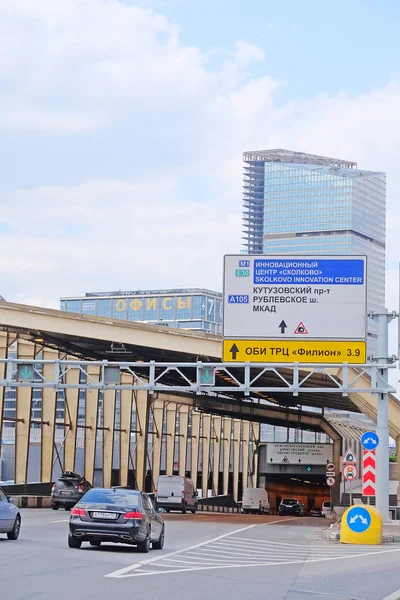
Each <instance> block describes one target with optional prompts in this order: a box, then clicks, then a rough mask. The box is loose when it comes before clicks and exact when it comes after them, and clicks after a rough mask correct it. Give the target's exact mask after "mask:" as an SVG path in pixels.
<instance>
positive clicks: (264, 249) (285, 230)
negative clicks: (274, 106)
mask: <svg viewBox="0 0 400 600" xmlns="http://www.w3.org/2000/svg"><path fill="white" fill-rule="evenodd" d="M243 159H244V178H243V179H244V181H243V204H244V212H243V225H244V238H243V239H244V246H245V248H246V250H247V252H248V253H249V254H278V255H284V254H298V255H306V254H310V255H340V254H353V255H365V256H367V269H368V271H367V289H368V310H374V311H377V310H379V309H381V308H382V307H384V305H385V222H386V176H385V174H384V173H377V172H374V171H365V170H362V169H359V168H357V163H355V162H350V161H346V160H341V159H334V158H327V157H325V156H316V155H313V154H305V153H303V152H292V151H290V150H282V149H278V150H260V151H256V152H245V153H244V155H243ZM368 352H369V354H370V355H371V354H374V353H375V352H376V325H375V323H374V322H373V321H371V320H370V322H369V323H368Z"/></svg>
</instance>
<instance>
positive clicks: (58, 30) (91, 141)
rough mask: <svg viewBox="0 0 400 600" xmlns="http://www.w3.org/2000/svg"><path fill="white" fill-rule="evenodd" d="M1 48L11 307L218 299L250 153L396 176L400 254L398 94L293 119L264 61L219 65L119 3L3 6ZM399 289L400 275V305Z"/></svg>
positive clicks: (9, 1)
mask: <svg viewBox="0 0 400 600" xmlns="http://www.w3.org/2000/svg"><path fill="white" fill-rule="evenodd" d="M0 37H1V39H2V53H1V54H0V80H1V81H2V84H3V96H2V102H1V107H2V108H1V109H0V144H1V143H2V142H1V139H2V134H7V136H8V139H9V137H10V135H11V134H12V133H15V135H16V136H19V137H18V140H19V144H20V148H21V157H20V158H19V161H17V162H18V165H17V167H15V183H14V185H13V186H12V187H13V188H14V191H12V192H10V191H9V189H10V187H11V186H10V185H8V186H7V188H4V191H3V192H2V193H1V187H0V193H1V197H0V204H1V210H2V212H1V219H0V220H1V222H5V223H8V224H10V225H11V226H12V227H13V229H14V230H15V232H16V234H15V235H11V234H7V235H6V234H2V235H0V251H1V252H0V257H1V258H0V274H1V275H2V277H1V280H2V283H1V289H0V293H1V294H3V295H4V296H5V297H6V298H7V299H9V300H17V301H25V302H27V301H33V300H34V301H35V303H41V304H46V305H48V303H49V302H50V303H51V304H52V305H54V304H55V305H56V304H57V298H58V296H59V295H72V294H75V293H82V292H84V291H85V290H88V289H107V288H117V289H118V288H120V287H124V288H127V287H131V286H134V287H142V288H144V287H151V288H155V287H158V286H159V287H167V286H179V287H181V286H182V287H183V286H206V287H212V288H217V289H221V287H222V285H221V263H222V255H223V254H224V253H225V252H234V251H238V250H239V248H240V246H241V239H240V238H241V224H240V218H241V210H242V209H241V153H242V152H243V151H244V150H253V149H260V148H268V147H286V148H292V149H296V150H303V151H306V152H311V153H320V154H326V155H328V156H330V155H332V156H335V155H336V156H338V157H342V158H347V159H352V160H358V162H359V164H360V165H361V166H362V167H364V168H369V169H374V170H386V171H387V173H388V176H389V179H388V181H389V183H388V212H389V215H390V217H389V228H388V253H389V255H391V256H393V257H396V256H397V255H398V252H397V251H398V250H400V248H399V243H400V242H399V241H398V234H397V231H398V227H397V223H395V222H394V220H393V219H394V216H393V215H394V214H396V212H395V210H396V209H395V206H396V204H395V203H396V199H397V194H398V192H399V191H400V190H399V187H398V184H397V182H396V174H397V160H398V159H397V147H398V144H399V139H398V135H399V134H398V131H400V113H399V111H398V106H399V103H400V86H399V84H398V83H396V82H395V81H394V82H392V83H391V84H389V85H387V86H385V87H383V88H381V89H373V90H371V91H369V92H365V93H364V94H361V95H359V96H357V97H349V96H347V95H346V94H345V93H340V94H337V95H336V96H326V95H325V96H322V95H321V96H320V97H317V98H310V99H308V100H307V101H303V102H292V103H288V104H286V105H284V106H280V105H279V104H278V103H277V100H276V92H277V90H278V89H279V87H280V86H282V85H283V84H284V82H282V81H277V80H276V79H274V78H272V77H270V76H269V75H268V74H267V73H264V74H262V75H261V76H259V77H255V76H254V75H253V74H252V70H251V67H252V62H253V61H257V62H258V63H261V62H262V61H263V59H264V51H263V50H262V49H261V48H258V47H257V46H255V45H253V44H251V43H248V42H246V41H243V40H240V41H238V42H237V43H236V44H235V46H234V48H223V49H221V52H220V54H219V58H220V56H221V55H222V56H223V57H224V60H223V61H222V64H221V65H220V66H218V65H217V64H214V63H213V62H212V60H211V58H210V55H208V54H203V53H202V52H201V51H200V50H199V49H198V48H196V47H194V46H187V45H184V44H183V43H182V42H181V41H180V37H179V30H178V28H177V26H176V25H175V24H174V23H171V22H169V21H168V20H167V19H166V18H165V17H164V16H163V15H161V14H157V13H155V12H154V11H152V10H149V9H144V8H140V7H129V6H126V5H124V4H122V3H119V2H117V0H59V1H57V2H54V0H19V2H15V0H3V1H2V2H1V4H0ZM5 49H7V50H6V51H5ZM257 69H258V70H259V69H260V64H258V66H257ZM289 84H290V82H289ZM24 136H25V137H24ZM32 136H33V138H32ZM35 136H37V137H35ZM28 138H29V143H30V144H31V146H30V147H31V148H34V151H32V152H31V153H30V154H29V155H26V154H24V152H23V151H22V150H23V148H24V146H25V141H27V140H28ZM32 139H33V142H32ZM35 140H38V141H40V142H41V143H40V144H39V143H38V144H37V146H36V144H35ZM43 140H45V142H43ZM4 143H6V142H4ZM44 148H45V150H44ZM81 148H84V151H85V154H84V155H83V156H82V155H81V154H80V151H81ZM99 148H100V149H101V150H102V152H103V153H105V154H104V155H105V156H106V159H105V160H104V161H103V162H101V163H100V162H98V161H99V153H98V150H99ZM5 150H6V153H7V148H6V149H5ZM82 152H83V151H82ZM53 153H54V154H55V156H57V157H58V156H60V157H61V159H62V162H60V164H58V163H57V165H56V166H57V168H58V170H57V173H54V172H53V171H54V164H53V163H51V156H52V154H53ZM75 154H76V155H77V157H78V158H76V157H75ZM127 158H128V160H127ZM61 159H60V161H61ZM129 159H130V160H129ZM48 162H49V165H48ZM82 162H83V163H84V168H82V164H81V163H82ZM121 163H124V164H128V167H129V168H128V167H126V168H125V170H124V171H122V169H120V168H119V167H120V164H121ZM25 170H30V171H32V172H33V173H34V176H32V178H33V179H34V180H35V181H34V183H33V184H30V186H29V189H27V188H26V186H25V185H22V184H19V179H20V177H21V176H22V175H23V174H24V172H25ZM78 173H79V174H78ZM6 175H7V173H6ZM49 182H51V183H49ZM0 186H1V184H0ZM394 282H395V283H394ZM396 286H397V275H396V277H395V269H394V267H393V268H391V269H390V270H389V271H388V290H389V292H390V296H391V303H393V300H394V297H395V294H394V290H395V287H396ZM390 308H392V305H391V306H390Z"/></svg>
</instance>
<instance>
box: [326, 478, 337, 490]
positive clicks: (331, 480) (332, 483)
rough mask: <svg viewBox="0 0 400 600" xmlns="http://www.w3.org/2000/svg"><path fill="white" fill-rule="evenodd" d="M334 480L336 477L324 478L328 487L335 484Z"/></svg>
mask: <svg viewBox="0 0 400 600" xmlns="http://www.w3.org/2000/svg"><path fill="white" fill-rule="evenodd" d="M335 481H336V479H335V478H334V477H331V476H329V477H327V478H326V485H329V487H331V486H332V485H335Z"/></svg>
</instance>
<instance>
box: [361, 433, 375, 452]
mask: <svg viewBox="0 0 400 600" xmlns="http://www.w3.org/2000/svg"><path fill="white" fill-rule="evenodd" d="M378 444H379V438H378V436H377V434H376V433H375V431H367V432H366V433H363V435H362V436H361V445H362V447H363V448H365V450H375V449H376V448H377V447H378Z"/></svg>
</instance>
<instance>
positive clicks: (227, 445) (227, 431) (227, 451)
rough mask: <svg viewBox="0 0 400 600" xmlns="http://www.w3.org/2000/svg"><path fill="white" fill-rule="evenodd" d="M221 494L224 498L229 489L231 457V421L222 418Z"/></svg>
mask: <svg viewBox="0 0 400 600" xmlns="http://www.w3.org/2000/svg"><path fill="white" fill-rule="evenodd" d="M223 428H224V432H223V442H224V444H223V453H224V454H223V456H224V463H223V475H222V477H223V494H224V495H225V496H226V495H227V494H228V489H229V463H230V457H231V438H232V419H227V418H224V421H223Z"/></svg>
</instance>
